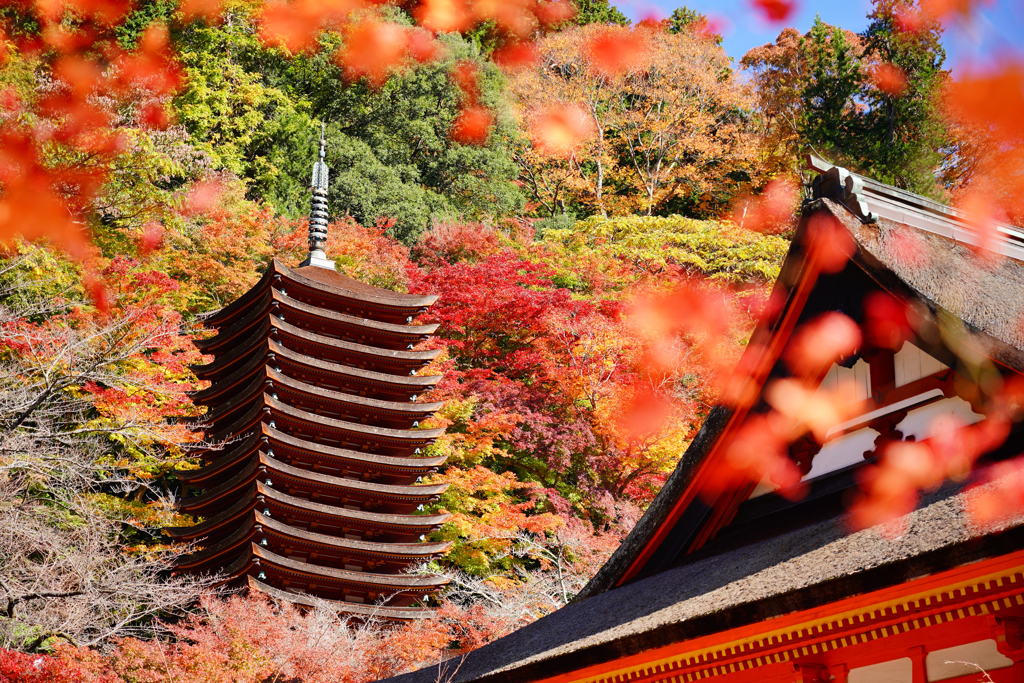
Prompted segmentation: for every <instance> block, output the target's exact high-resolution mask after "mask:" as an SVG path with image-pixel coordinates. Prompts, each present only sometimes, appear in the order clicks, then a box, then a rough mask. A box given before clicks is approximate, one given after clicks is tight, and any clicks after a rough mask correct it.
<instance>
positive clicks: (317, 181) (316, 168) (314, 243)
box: [299, 123, 334, 270]
mask: <svg viewBox="0 0 1024 683" xmlns="http://www.w3.org/2000/svg"><path fill="white" fill-rule="evenodd" d="M326 155H327V143H326V142H325V140H324V124H322V123H321V124H320V158H319V159H317V160H316V161H315V162H314V163H313V179H312V180H311V181H310V188H311V189H312V193H313V198H312V203H311V205H310V211H309V256H307V257H306V260H305V261H303V262H302V263H301V264H299V265H300V266H317V267H319V268H330V269H331V270H334V261H332V260H331V259H329V258H327V255H326V254H325V253H324V246H325V245H326V244H327V175H328V173H327V162H326V161H324V157H325V156H326Z"/></svg>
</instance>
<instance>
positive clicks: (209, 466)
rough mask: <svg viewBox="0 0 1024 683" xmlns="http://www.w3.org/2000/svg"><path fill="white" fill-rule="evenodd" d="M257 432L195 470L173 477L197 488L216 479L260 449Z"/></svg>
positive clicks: (177, 472)
mask: <svg viewBox="0 0 1024 683" xmlns="http://www.w3.org/2000/svg"><path fill="white" fill-rule="evenodd" d="M261 443H262V440H261V439H260V433H259V432H253V433H252V434H250V435H249V436H248V438H246V439H245V440H244V441H242V442H241V443H239V444H238V445H236V446H235V447H234V448H231V449H229V450H227V451H225V452H224V454H223V455H221V456H220V457H219V458H216V459H214V460H211V461H210V462H207V463H206V464H205V465H203V466H202V467H200V468H199V469H197V470H186V471H176V472H175V473H174V475H175V476H176V477H177V478H178V479H179V480H180V481H181V482H182V483H183V484H185V485H186V486H199V485H201V484H202V483H203V482H206V481H209V480H210V479H211V478H213V477H216V476H217V474H219V473H221V472H223V471H225V470H228V469H231V468H232V467H234V466H236V465H238V464H239V463H241V462H242V461H244V460H245V459H246V458H251V457H252V456H253V454H254V453H256V451H258V450H259V449H260V444H261Z"/></svg>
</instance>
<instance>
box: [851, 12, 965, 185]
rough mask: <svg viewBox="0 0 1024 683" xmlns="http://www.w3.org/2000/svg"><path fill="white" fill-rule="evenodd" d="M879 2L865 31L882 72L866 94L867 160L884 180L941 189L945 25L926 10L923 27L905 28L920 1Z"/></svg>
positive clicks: (870, 52) (875, 174)
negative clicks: (903, 19) (938, 171)
mask: <svg viewBox="0 0 1024 683" xmlns="http://www.w3.org/2000/svg"><path fill="white" fill-rule="evenodd" d="M874 5H875V8H874V11H873V12H872V13H871V14H869V15H868V18H869V19H871V24H870V25H869V26H868V28H867V30H865V31H864V33H863V34H862V38H863V40H864V47H865V54H866V55H870V57H871V59H872V61H874V62H876V66H875V68H876V69H877V71H876V74H878V77H876V78H875V79H873V80H872V81H870V82H869V83H868V84H867V88H866V89H865V93H864V100H865V101H866V103H867V104H868V110H867V113H866V115H865V117H864V119H865V120H864V132H863V134H862V135H863V140H864V144H865V150H864V151H865V159H864V165H865V167H866V169H867V170H868V172H869V173H870V174H871V175H872V176H873V177H875V178H877V179H878V180H881V181H882V182H886V183H890V184H893V185H895V186H897V187H901V188H904V189H908V190H912V191H914V192H919V193H922V194H935V193H936V192H937V183H936V169H937V168H938V167H939V166H940V165H941V163H942V154H941V149H942V147H943V145H944V143H945V138H946V130H945V125H944V121H943V117H942V116H941V114H940V112H939V108H938V102H937V100H938V98H937V95H938V90H939V88H940V87H941V86H942V82H943V80H944V79H945V78H946V76H947V74H948V72H946V71H944V70H943V69H942V64H943V62H944V61H945V58H946V52H945V50H944V49H943V48H942V45H941V43H940V42H939V39H940V37H941V36H942V25H941V24H940V23H939V22H938V20H935V19H930V20H929V19H926V18H925V17H927V16H928V15H927V14H926V13H923V12H922V13H921V16H922V20H921V21H922V25H921V26H920V27H917V30H914V31H909V30H905V29H903V28H901V26H900V23H899V17H900V15H901V14H906V13H911V12H916V10H917V8H916V7H915V6H914V0H910V1H909V2H907V1H906V0H874Z"/></svg>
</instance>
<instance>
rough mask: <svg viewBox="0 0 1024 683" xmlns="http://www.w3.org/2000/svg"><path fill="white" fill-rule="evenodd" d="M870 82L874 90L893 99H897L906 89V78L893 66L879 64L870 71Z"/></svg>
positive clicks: (899, 69)
mask: <svg viewBox="0 0 1024 683" xmlns="http://www.w3.org/2000/svg"><path fill="white" fill-rule="evenodd" d="M871 80H872V81H873V82H874V84H875V87H876V88H878V89H879V90H881V91H882V92H884V93H886V94H888V95H892V96H893V97H899V96H900V95H902V94H903V91H904V90H906V89H907V76H906V74H904V73H903V69H901V68H899V67H898V66H896V65H895V64H888V63H883V64H879V65H878V66H876V67H875V68H874V69H872V70H871Z"/></svg>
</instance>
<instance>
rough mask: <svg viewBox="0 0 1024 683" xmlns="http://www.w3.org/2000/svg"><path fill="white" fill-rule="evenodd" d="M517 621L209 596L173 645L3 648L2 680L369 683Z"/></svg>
mask: <svg viewBox="0 0 1024 683" xmlns="http://www.w3.org/2000/svg"><path fill="white" fill-rule="evenodd" d="M511 614H514V610H508V611H498V610H490V611H489V610H487V609H485V608H484V607H483V606H481V605H476V606H472V607H460V606H458V605H455V604H452V603H445V604H444V605H442V607H441V608H440V609H439V610H438V611H437V613H436V614H435V616H434V617H432V618H430V619H425V620H420V621H416V622H412V623H408V624H382V623H377V622H373V621H371V622H370V623H359V622H348V621H345V620H344V618H342V617H339V616H338V615H336V614H334V613H332V612H329V611H324V612H320V611H313V612H300V611H299V610H297V609H296V608H295V607H293V606H292V605H290V604H281V605H276V604H273V603H272V602H271V601H270V600H268V599H267V598H266V597H264V596H262V595H258V594H257V595H250V596H248V597H238V596H236V597H231V598H228V599H223V600H222V599H218V598H207V599H204V600H203V602H202V606H201V610H200V612H199V613H197V614H196V615H193V616H192V617H190V618H188V619H186V620H185V621H184V622H182V623H179V624H168V625H165V628H166V630H167V632H168V635H170V636H172V638H171V639H170V640H163V639H153V640H139V639H134V638H128V639H123V640H120V641H118V642H117V643H114V645H113V647H112V648H111V649H110V650H109V651H108V652H105V653H100V652H97V651H95V650H90V649H88V648H75V647H70V646H59V647H58V654H57V656H48V655H32V654H24V653H20V652H14V651H10V650H0V683H150V682H152V683H158V682H163V681H168V680H173V681H190V682H193V683H224V682H225V681H234V682H237V683H257V682H258V681H267V680H287V681H291V680H301V681H310V682H312V681H316V682H317V683H363V682H364V681H376V680H379V679H382V678H388V677H389V676H394V675H396V674H399V673H403V672H405V671H409V670H412V669H415V668H419V667H420V666H423V665H425V664H427V663H430V662H435V661H438V660H441V659H443V658H445V657H450V656H452V655H457V653H458V652H460V651H468V650H471V649H474V648H477V647H480V646H481V645H484V644H486V643H488V642H490V641H491V640H494V639H495V638H498V637H500V636H502V635H504V634H506V633H508V632H510V631H511V630H514V629H515V628H518V627H519V626H522V625H523V624H522V623H521V622H520V621H519V620H518V619H515V618H514V617H511V616H509V615H511ZM457 662H458V659H457V658H456V659H455V660H454V661H453V663H454V664H457Z"/></svg>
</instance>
